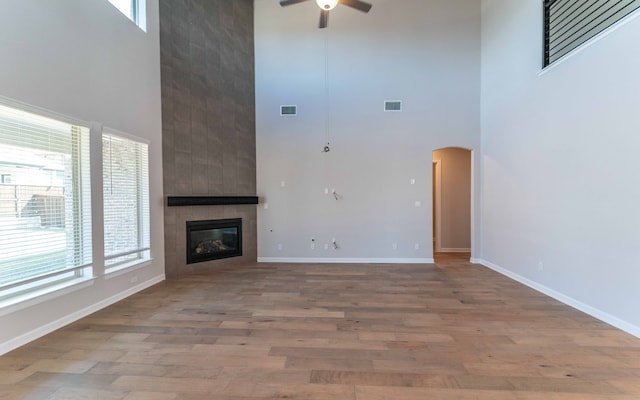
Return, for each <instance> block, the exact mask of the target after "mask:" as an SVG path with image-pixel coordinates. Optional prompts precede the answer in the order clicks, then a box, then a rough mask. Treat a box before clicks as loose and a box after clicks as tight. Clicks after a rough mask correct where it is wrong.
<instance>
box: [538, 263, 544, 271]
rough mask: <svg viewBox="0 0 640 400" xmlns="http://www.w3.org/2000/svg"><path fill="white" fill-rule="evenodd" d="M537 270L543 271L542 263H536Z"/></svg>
mask: <svg viewBox="0 0 640 400" xmlns="http://www.w3.org/2000/svg"><path fill="white" fill-rule="evenodd" d="M538 270H539V271H544V264H543V263H542V261H538Z"/></svg>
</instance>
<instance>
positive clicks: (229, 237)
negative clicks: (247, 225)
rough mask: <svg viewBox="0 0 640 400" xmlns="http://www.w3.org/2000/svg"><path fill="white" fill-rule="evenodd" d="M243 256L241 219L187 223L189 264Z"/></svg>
mask: <svg viewBox="0 0 640 400" xmlns="http://www.w3.org/2000/svg"><path fill="white" fill-rule="evenodd" d="M241 255H242V219H241V218H234V219H216V220H207V221H187V264H194V263H199V262H204V261H211V260H218V259H221V258H229V257H239V256H241Z"/></svg>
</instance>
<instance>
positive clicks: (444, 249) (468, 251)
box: [438, 247, 471, 253]
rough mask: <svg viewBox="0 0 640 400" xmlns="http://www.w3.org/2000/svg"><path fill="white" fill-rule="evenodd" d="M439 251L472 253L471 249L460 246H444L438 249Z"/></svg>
mask: <svg viewBox="0 0 640 400" xmlns="http://www.w3.org/2000/svg"><path fill="white" fill-rule="evenodd" d="M438 252H439V253H471V249H467V248H458V247H450V248H447V247H444V248H441V249H440V250H438Z"/></svg>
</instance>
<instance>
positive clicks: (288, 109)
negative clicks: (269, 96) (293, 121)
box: [280, 106, 298, 116]
mask: <svg viewBox="0 0 640 400" xmlns="http://www.w3.org/2000/svg"><path fill="white" fill-rule="evenodd" d="M280 115H286V116H293V115H298V106H280Z"/></svg>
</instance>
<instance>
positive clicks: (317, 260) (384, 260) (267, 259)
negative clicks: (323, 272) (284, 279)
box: [258, 257, 434, 264]
mask: <svg viewBox="0 0 640 400" xmlns="http://www.w3.org/2000/svg"><path fill="white" fill-rule="evenodd" d="M258 262H259V263H295V264H433V263H434V261H433V258H293V257H281V258H278V257H258Z"/></svg>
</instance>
